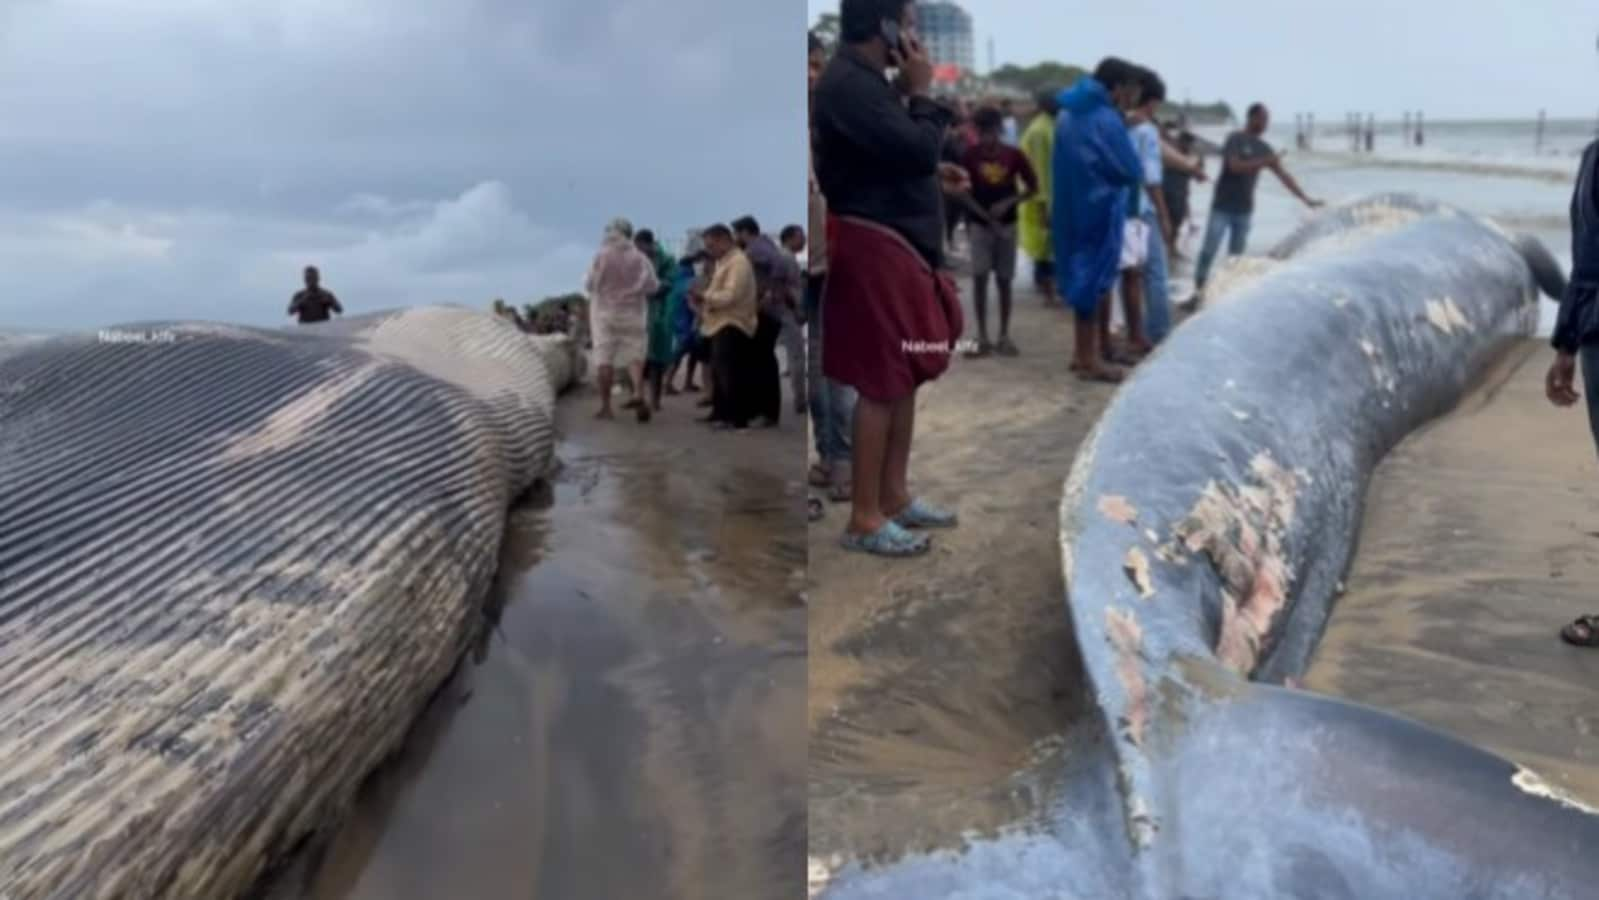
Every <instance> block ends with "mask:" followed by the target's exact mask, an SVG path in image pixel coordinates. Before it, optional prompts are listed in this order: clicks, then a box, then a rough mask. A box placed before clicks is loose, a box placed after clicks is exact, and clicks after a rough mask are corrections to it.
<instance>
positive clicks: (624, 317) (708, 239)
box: [584, 216, 806, 430]
mask: <svg viewBox="0 0 1599 900" xmlns="http://www.w3.org/2000/svg"><path fill="white" fill-rule="evenodd" d="M805 243H806V234H805V229H804V228H803V227H801V226H799V225H790V226H788V227H787V228H785V229H783V232H782V242H781V243H779V241H775V240H773V239H772V238H771V237H770V236H769V235H767V234H766V233H764V232H763V231H762V230H761V226H760V223H759V222H758V221H757V220H756V219H755V218H754V217H753V216H743V217H741V218H739V219H738V220H737V221H735V222H734V223H733V224H732V226H731V227H730V226H728V225H724V224H715V225H711V226H710V227H708V228H705V229H704V230H703V231H701V232H699V233H698V234H696V235H695V236H694V238H693V239H692V241H691V242H690V245H689V246H688V248H687V251H686V253H685V254H684V255H682V256H681V257H677V256H674V255H673V254H671V253H669V252H668V251H667V250H666V249H665V248H663V247H662V246H661V245H660V243H659V242H658V241H657V240H656V237H655V235H654V233H653V232H651V231H650V230H648V229H642V230H639V231H638V232H637V233H635V232H634V230H633V226H632V224H631V223H629V222H628V221H627V220H626V219H617V220H615V221H613V222H611V224H610V225H608V226H607V227H606V229H605V234H604V237H603V240H602V242H601V245H600V249H599V252H598V253H597V254H596V255H595V257H594V261H593V263H592V265H591V266H590V268H589V274H588V278H587V281H586V283H585V285H584V290H585V293H586V294H587V296H588V320H589V340H590V342H591V345H592V356H591V363H592V365H593V367H594V374H595V381H596V384H597V387H598V389H599V397H600V408H599V410H598V412H597V413H596V417H597V418H600V419H612V418H614V417H615V412H614V410H613V408H612V403H613V400H612V398H613V396H614V395H615V393H616V390H615V388H616V387H617V384H616V382H617V379H618V375H623V376H625V382H626V387H627V391H628V398H627V400H626V402H625V403H623V404H622V408H623V409H625V410H631V411H632V412H633V413H634V415H635V416H636V418H637V420H638V421H639V422H641V423H645V422H649V421H650V420H651V418H652V416H653V414H654V413H657V412H660V411H661V409H662V403H663V399H662V398H663V397H666V396H673V395H678V394H699V393H701V392H702V391H701V385H700V384H699V382H698V381H697V380H696V375H697V374H698V373H699V372H700V371H703V372H705V373H706V375H705V378H704V379H703V380H704V381H705V382H706V385H705V390H704V393H705V394H706V395H707V396H705V397H703V398H702V399H700V400H699V406H700V407H701V408H704V409H705V410H706V414H705V416H704V417H703V418H702V419H701V421H703V422H705V423H706V424H708V425H710V426H711V427H713V428H716V429H718V430H740V429H745V428H748V427H750V426H751V425H757V426H760V427H767V428H772V427H776V426H777V425H778V424H780V422H781V419H782V413H783V387H782V373H781V371H780V367H779V365H778V360H777V348H778V346H779V345H781V346H782V347H783V348H784V353H785V355H786V357H787V360H788V365H789V368H790V377H791V391H792V393H793V394H794V409H795V412H796V413H798V414H803V413H804V412H805V411H806V399H805V385H806V376H805V352H804V337H803V334H802V331H801V329H802V328H803V326H804V315H805V313H804V308H803V302H804V296H803V295H804V290H805V288H804V280H803V277H802V274H801V271H800V264H799V261H798V255H799V254H801V253H803V252H804V251H805ZM679 372H682V375H683V378H682V383H681V385H679V384H678V373H679Z"/></svg>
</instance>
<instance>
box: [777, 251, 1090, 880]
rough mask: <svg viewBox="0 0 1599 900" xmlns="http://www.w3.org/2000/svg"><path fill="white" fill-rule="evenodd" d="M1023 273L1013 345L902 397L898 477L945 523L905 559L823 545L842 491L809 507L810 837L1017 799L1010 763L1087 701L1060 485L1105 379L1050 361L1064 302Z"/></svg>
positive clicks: (931, 819) (937, 842)
mask: <svg viewBox="0 0 1599 900" xmlns="http://www.w3.org/2000/svg"><path fill="white" fill-rule="evenodd" d="M1026 280H1027V279H1026V277H1025V276H1023V277H1022V278H1019V279H1018V282H1020V284H1019V290H1018V293H1017V298H1016V317H1015V321H1013V322H1012V335H1013V337H1014V339H1015V341H1016V342H1017V344H1018V345H1019V346H1020V348H1021V352H1022V355H1021V356H1020V357H1018V358H1015V359H1006V358H1003V357H998V356H995V357H990V358H987V359H981V360H966V359H961V358H957V359H956V360H955V361H954V362H953V364H952V365H951V368H950V370H949V372H948V373H947V374H945V376H944V377H943V378H942V379H940V380H939V381H937V382H935V383H933V384H932V385H930V386H929V387H928V388H926V389H925V390H924V391H923V392H922V394H921V397H920V400H919V404H918V409H917V422H916V434H917V437H916V444H915V450H914V453H913V456H912V459H911V477H912V487H913V489H914V490H916V491H918V492H919V493H920V494H922V495H924V496H926V497H927V498H928V499H930V500H932V501H934V502H936V503H940V504H948V505H950V506H953V507H954V508H955V509H956V510H957V511H958V512H959V513H960V516H961V524H960V526H959V527H958V528H956V529H954V530H952V531H948V532H940V533H937V534H936V536H935V538H934V545H933V550H932V552H931V553H930V554H929V555H928V556H926V557H923V558H921V559H919V560H884V559H877V558H872V557H866V556H862V555H857V554H853V553H848V552H846V551H844V550H842V549H841V548H840V547H839V546H838V537H839V534H840V532H841V530H842V529H843V527H844V523H845V521H846V519H847V507H846V506H844V505H830V506H829V508H828V512H827V517H826V518H825V519H823V520H822V521H821V522H818V523H815V524H813V525H812V526H811V529H810V561H811V573H812V577H813V578H815V579H819V583H818V584H814V585H813V587H812V590H811V593H810V611H811V616H810V633H809V642H810V655H809V662H810V671H809V681H810V697H809V715H808V720H809V727H810V778H811V783H810V800H811V806H810V812H811V819H810V844H811V854H812V856H813V857H814V856H822V857H825V856H828V855H831V854H835V853H841V854H844V855H846V856H857V855H859V856H864V857H868V858H892V857H894V856H898V855H899V854H901V853H903V852H906V851H910V850H926V849H933V848H939V847H952V846H958V845H959V844H960V843H961V840H962V836H963V834H965V833H967V832H969V831H975V832H983V831H986V830H990V829H993V828H998V827H1001V826H1003V825H1007V824H1010V823H1013V822H1016V821H1019V820H1022V819H1024V818H1025V817H1026V815H1027V814H1028V813H1029V812H1032V811H1034V810H1035V809H1036V808H1037V807H1038V805H1039V804H1040V803H1041V802H1042V801H1043V800H1044V799H1045V798H1044V797H1043V796H1041V795H1040V793H1039V792H1038V791H1039V790H1040V786H1036V785H1021V784H1017V783H1015V782H1014V781H1013V780H1012V776H1013V775H1014V774H1015V773H1016V772H1017V770H1019V769H1021V768H1023V767H1025V766H1026V765H1027V764H1028V763H1029V762H1030V761H1032V760H1034V759H1035V758H1036V757H1037V756H1039V755H1040V754H1045V753H1056V752H1063V751H1062V750H1061V747H1060V741H1061V739H1062V736H1063V735H1064V734H1066V733H1067V732H1069V731H1070V729H1071V725H1072V723H1073V721H1074V720H1075V719H1076V718H1077V717H1079V716H1080V715H1081V714H1082V712H1083V711H1084V710H1085V709H1086V708H1087V706H1086V703H1085V699H1084V698H1083V697H1082V696H1081V695H1080V688H1079V681H1080V674H1079V673H1080V663H1079V662H1078V660H1077V658H1076V655H1075V650H1074V648H1075V644H1074V642H1073V640H1072V637H1071V632H1070V625H1069V622H1068V620H1067V616H1066V607H1065V594H1064V586H1063V584H1062V577H1061V567H1060V543H1059V535H1058V532H1059V508H1060V491H1061V485H1062V483H1063V482H1064V481H1065V478H1066V474H1067V470H1068V469H1069V468H1070V467H1071V462H1072V457H1073V455H1074V454H1075V452H1076V448H1077V445H1078V443H1079V442H1080V441H1081V440H1082V438H1083V437H1084V436H1085V435H1086V434H1087V432H1088V430H1089V428H1090V427H1091V426H1092V425H1093V423H1094V421H1095V419H1097V417H1098V416H1099V413H1100V410H1101V409H1102V408H1103V407H1104V405H1105V403H1106V402H1107V401H1108V400H1109V399H1110V396H1111V392H1112V389H1111V388H1110V387H1108V386H1103V385H1086V384H1084V383H1082V382H1080V381H1078V380H1077V379H1076V378H1075V377H1073V376H1072V375H1071V374H1070V373H1069V372H1068V371H1067V368H1066V366H1067V362H1068V359H1069V348H1070V340H1071V333H1072V332H1071V323H1070V320H1069V316H1068V313H1066V312H1065V311H1064V310H1063V309H1061V308H1060V307H1058V306H1056V307H1052V308H1048V309H1044V308H1041V306H1040V301H1039V298H1038V296H1037V295H1036V294H1034V293H1033V292H1032V291H1031V290H1030V289H1029V288H1027V287H1026V286H1025V282H1026ZM959 281H960V283H961V285H962V289H963V292H969V281H970V279H968V278H964V277H963V278H961V279H959ZM994 303H995V301H994V300H992V299H991V300H990V305H991V311H990V315H991V316H993V315H996V313H995V312H994V311H993V309H992V307H993V305H994ZM966 305H967V310H968V312H967V317H968V318H967V321H968V330H967V336H968V337H974V336H975V334H976V331H975V325H973V324H972V322H973V320H972V318H971V312H970V306H971V304H970V298H969V296H968V297H967V299H966ZM990 324H991V327H992V325H993V322H992V321H991V323H990ZM1042 789H1045V790H1047V786H1044V787H1043V788H1042Z"/></svg>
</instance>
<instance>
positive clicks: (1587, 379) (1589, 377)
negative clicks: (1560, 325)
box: [1577, 343, 1599, 449]
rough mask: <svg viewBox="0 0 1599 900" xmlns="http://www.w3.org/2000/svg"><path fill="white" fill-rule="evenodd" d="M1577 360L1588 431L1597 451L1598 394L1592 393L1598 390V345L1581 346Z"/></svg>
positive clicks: (1598, 442) (1598, 441)
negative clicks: (1579, 367) (1586, 410)
mask: <svg viewBox="0 0 1599 900" xmlns="http://www.w3.org/2000/svg"><path fill="white" fill-rule="evenodd" d="M1577 358H1578V359H1579V360H1580V361H1581V365H1582V375H1581V377H1582V386H1583V389H1584V391H1585V392H1586V396H1584V397H1583V398H1582V399H1583V400H1584V401H1585V402H1586V403H1587V404H1588V429H1589V430H1590V431H1591V432H1593V444H1594V447H1595V448H1596V449H1599V394H1595V393H1594V391H1595V390H1596V389H1599V343H1591V344H1583V345H1582V349H1581V350H1578V351H1577Z"/></svg>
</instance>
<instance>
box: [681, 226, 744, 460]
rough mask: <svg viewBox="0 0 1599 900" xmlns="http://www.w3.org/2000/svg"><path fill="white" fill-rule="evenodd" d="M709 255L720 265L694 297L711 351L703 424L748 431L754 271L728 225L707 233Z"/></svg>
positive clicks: (702, 333)
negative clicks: (707, 406) (708, 403)
mask: <svg viewBox="0 0 1599 900" xmlns="http://www.w3.org/2000/svg"><path fill="white" fill-rule="evenodd" d="M705 254H706V256H708V257H709V258H710V259H711V260H712V261H713V262H714V263H715V268H714V269H713V270H712V274H711V281H710V284H709V285H708V286H706V287H705V288H703V289H702V288H700V287H698V286H696V287H695V288H694V289H693V290H692V292H691V293H690V297H691V298H692V301H693V303H694V306H695V308H696V309H698V310H700V334H701V335H703V336H704V337H705V339H706V340H707V341H708V342H709V343H710V350H711V414H710V415H709V416H708V417H706V418H705V419H704V420H703V421H706V422H709V423H711V425H712V427H713V428H716V429H718V430H724V429H744V428H746V427H748V426H749V423H750V420H751V419H752V418H754V417H755V412H756V410H755V404H756V400H755V397H754V391H753V388H754V386H755V373H753V372H752V369H753V368H754V364H755V360H756V356H755V332H756V329H758V328H759V327H760V319H759V316H760V311H759V308H758V288H757V287H756V282H755V267H754V266H752V265H750V261H749V257H747V256H745V255H744V253H743V252H742V251H740V250H739V249H738V245H737V244H735V243H734V242H733V232H732V230H731V229H729V228H728V227H727V226H726V225H712V226H711V227H710V228H707V229H705Z"/></svg>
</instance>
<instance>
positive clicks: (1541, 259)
mask: <svg viewBox="0 0 1599 900" xmlns="http://www.w3.org/2000/svg"><path fill="white" fill-rule="evenodd" d="M1515 244H1516V249H1517V250H1520V251H1521V258H1522V259H1525V260H1526V261H1527V267H1528V268H1530V269H1532V277H1533V279H1534V280H1535V281H1537V282H1538V289H1539V290H1541V291H1543V292H1544V294H1545V295H1546V296H1548V297H1549V298H1550V299H1552V300H1559V299H1560V298H1561V297H1562V296H1563V295H1564V294H1565V293H1566V273H1565V272H1564V271H1563V270H1562V269H1561V268H1560V263H1559V261H1557V260H1556V259H1555V258H1554V255H1553V254H1551V253H1550V252H1549V248H1548V247H1545V246H1544V244H1543V241H1540V240H1538V239H1537V238H1536V237H1533V236H1532V235H1530V234H1518V235H1516V236H1515Z"/></svg>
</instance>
